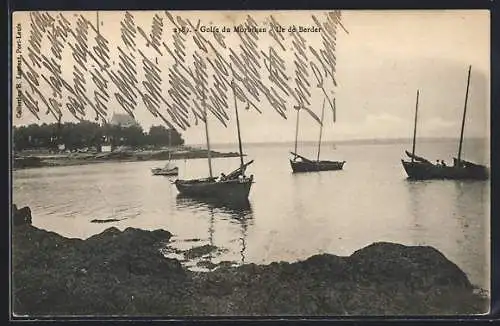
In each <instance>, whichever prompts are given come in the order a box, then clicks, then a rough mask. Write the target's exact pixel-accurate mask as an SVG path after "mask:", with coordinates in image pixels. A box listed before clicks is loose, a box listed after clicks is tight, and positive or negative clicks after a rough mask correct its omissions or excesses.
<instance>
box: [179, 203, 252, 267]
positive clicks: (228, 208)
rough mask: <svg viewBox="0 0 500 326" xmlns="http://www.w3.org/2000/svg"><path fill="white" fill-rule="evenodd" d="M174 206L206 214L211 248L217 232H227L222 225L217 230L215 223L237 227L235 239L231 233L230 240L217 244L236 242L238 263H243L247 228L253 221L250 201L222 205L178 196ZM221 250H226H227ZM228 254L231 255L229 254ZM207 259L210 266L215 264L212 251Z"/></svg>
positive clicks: (221, 240)
mask: <svg viewBox="0 0 500 326" xmlns="http://www.w3.org/2000/svg"><path fill="white" fill-rule="evenodd" d="M176 206H177V208H178V209H180V210H195V211H203V212H207V213H208V217H209V218H208V222H209V223H208V236H209V237H208V239H209V245H210V246H211V247H213V248H215V247H216V244H215V243H216V233H217V230H219V231H222V232H223V231H227V227H226V228H224V225H220V224H219V225H220V226H221V227H219V228H217V227H216V222H221V221H228V222H229V223H230V224H232V225H237V226H238V229H239V234H238V235H236V237H237V238H235V235H234V233H231V234H230V235H229V237H230V238H231V239H220V240H219V243H220V242H223V245H224V246H225V245H227V244H228V243H230V242H233V241H234V240H237V241H238V242H239V256H240V260H239V263H240V264H244V263H245V258H246V254H245V253H246V249H247V235H248V227H249V226H250V225H251V224H252V221H253V210H252V205H251V203H250V201H248V200H246V201H238V202H224V203H222V202H218V201H211V200H208V199H205V200H202V199H194V198H191V197H187V196H183V195H181V194H178V195H177V197H176ZM223 229H226V230H223ZM230 232H231V231H230ZM222 235H223V234H222ZM221 249H222V250H227V248H221ZM229 254H231V252H230V253H229ZM207 259H208V261H209V262H210V264H214V263H215V262H214V260H215V257H214V252H213V251H211V252H210V254H209V255H208V257H207Z"/></svg>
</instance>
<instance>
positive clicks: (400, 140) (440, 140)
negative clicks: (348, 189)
mask: <svg viewBox="0 0 500 326" xmlns="http://www.w3.org/2000/svg"><path fill="white" fill-rule="evenodd" d="M458 141H459V138H454V137H449V138H436V137H427V138H426V137H422V138H419V139H418V140H417V143H429V142H431V143H448V142H456V143H458ZM478 141H479V142H488V141H489V138H479V137H471V138H466V139H464V142H478ZM317 143H318V141H317V140H303V141H299V144H311V145H317ZM411 143H412V139H411V138H383V139H375V138H362V139H344V140H325V141H323V144H335V145H389V144H411ZM290 144H291V145H293V144H294V142H293V141H281V142H245V146H260V145H263V146H273V145H290ZM235 145H237V143H214V144H212V147H228V146H235ZM193 146H200V144H193Z"/></svg>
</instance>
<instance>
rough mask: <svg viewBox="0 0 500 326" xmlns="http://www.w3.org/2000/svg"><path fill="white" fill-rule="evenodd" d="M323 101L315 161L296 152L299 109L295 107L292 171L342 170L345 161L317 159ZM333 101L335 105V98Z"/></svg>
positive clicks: (321, 132) (323, 111)
mask: <svg viewBox="0 0 500 326" xmlns="http://www.w3.org/2000/svg"><path fill="white" fill-rule="evenodd" d="M325 101H326V99H323V108H322V109H321V125H320V128H319V141H318V155H317V157H316V160H315V161H314V160H310V159H308V158H305V157H304V156H301V155H299V154H297V138H298V133H299V111H300V109H297V122H296V125H295V151H294V152H290V153H291V154H292V155H293V159H291V160H290V165H291V167H292V171H293V172H294V173H297V172H319V171H335V170H342V168H343V167H344V164H345V161H325V160H320V159H319V156H320V152H321V138H322V135H323V119H324V116H325ZM333 103H334V105H335V100H334V102H333ZM334 112H335V107H334Z"/></svg>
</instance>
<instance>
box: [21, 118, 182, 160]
mask: <svg viewBox="0 0 500 326" xmlns="http://www.w3.org/2000/svg"><path fill="white" fill-rule="evenodd" d="M12 133H13V135H12V136H13V137H12V138H13V147H14V150H17V151H21V150H26V149H49V150H59V149H61V148H64V149H65V150H70V151H73V150H79V149H84V148H94V149H95V150H97V151H99V152H100V151H101V149H102V146H105V145H110V146H111V148H114V147H117V146H128V147H132V148H145V147H161V146H169V145H170V146H179V145H183V144H184V139H182V136H181V134H180V133H179V132H177V131H176V130H174V129H167V128H165V127H163V126H152V127H151V128H150V129H149V131H148V132H145V131H144V130H143V129H142V127H141V126H140V125H133V126H127V127H125V126H120V125H111V124H103V125H100V124H98V123H93V122H89V121H82V122H79V123H73V122H65V123H51V124H46V123H43V124H41V125H39V124H31V125H28V126H19V127H16V126H15V127H13V130H12ZM61 145H63V147H62V146H61Z"/></svg>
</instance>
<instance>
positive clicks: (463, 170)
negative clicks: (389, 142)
mask: <svg viewBox="0 0 500 326" xmlns="http://www.w3.org/2000/svg"><path fill="white" fill-rule="evenodd" d="M401 163H402V164H403V168H404V170H405V171H406V174H407V175H408V178H409V179H413V180H432V179H450V180H487V179H488V170H487V169H486V167H485V166H482V165H473V166H466V167H458V166H438V165H434V164H430V163H422V162H408V161H404V160H401Z"/></svg>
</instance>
